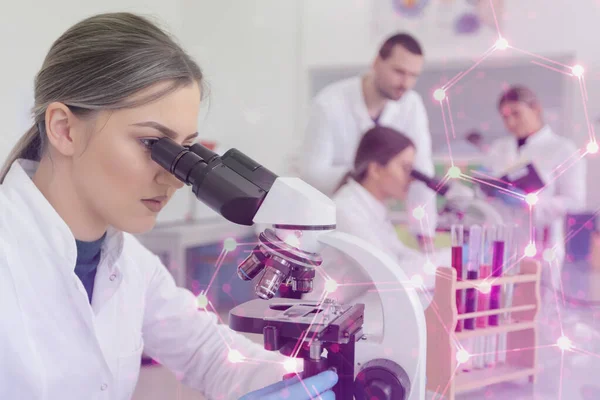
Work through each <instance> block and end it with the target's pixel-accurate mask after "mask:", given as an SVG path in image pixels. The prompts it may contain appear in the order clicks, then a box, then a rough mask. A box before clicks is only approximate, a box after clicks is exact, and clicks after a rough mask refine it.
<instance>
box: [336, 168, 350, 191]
mask: <svg viewBox="0 0 600 400" xmlns="http://www.w3.org/2000/svg"><path fill="white" fill-rule="evenodd" d="M350 178H352V171H348V172H346V174H345V175H344V177H343V178H342V180H341V181H340V183H339V184H338V185H337V187H336V188H335V191H334V193H336V192H337V191H338V190H340V189H341V188H342V186H344V185H345V184H346V183H348V181H349V180H350Z"/></svg>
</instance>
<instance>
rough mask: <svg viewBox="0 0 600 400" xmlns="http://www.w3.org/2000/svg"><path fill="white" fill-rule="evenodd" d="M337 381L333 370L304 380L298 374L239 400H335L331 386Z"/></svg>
mask: <svg viewBox="0 0 600 400" xmlns="http://www.w3.org/2000/svg"><path fill="white" fill-rule="evenodd" d="M337 381H338V376H337V374H336V373H335V372H333V371H331V370H327V371H324V372H321V373H320V374H318V375H315V376H311V377H310V378H308V379H303V380H300V377H299V376H298V375H296V376H294V377H293V378H290V379H286V380H283V381H281V382H277V383H274V384H272V385H270V386H267V387H266V388H263V389H259V390H256V391H254V392H252V393H248V394H247V395H245V396H243V397H242V398H240V399H239V400H259V399H260V400H276V399H287V400H310V399H323V400H334V399H335V394H334V393H333V391H332V390H331V388H332V387H333V386H335V384H336V383H337Z"/></svg>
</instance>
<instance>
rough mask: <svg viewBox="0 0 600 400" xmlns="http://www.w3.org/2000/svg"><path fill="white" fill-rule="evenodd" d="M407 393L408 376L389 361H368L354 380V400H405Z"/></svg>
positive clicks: (408, 389)
mask: <svg viewBox="0 0 600 400" xmlns="http://www.w3.org/2000/svg"><path fill="white" fill-rule="evenodd" d="M409 393H410V379H409V378H408V374H407V373H406V371H405V370H404V369H403V368H402V367H401V366H400V365H398V364H396V363H395V362H393V361H391V360H386V359H375V360H371V361H369V362H368V363H366V364H364V365H363V367H362V368H361V370H360V372H359V373H358V374H357V375H356V379H355V380H354V397H355V398H356V400H406V399H407V398H408V394H409Z"/></svg>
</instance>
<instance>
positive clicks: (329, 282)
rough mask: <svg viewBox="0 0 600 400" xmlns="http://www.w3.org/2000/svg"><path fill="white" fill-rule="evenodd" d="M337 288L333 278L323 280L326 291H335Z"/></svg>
mask: <svg viewBox="0 0 600 400" xmlns="http://www.w3.org/2000/svg"><path fill="white" fill-rule="evenodd" d="M337 288H338V284H337V282H336V281H334V280H333V279H328V280H327V281H326V282H325V291H327V292H328V293H333V292H335V291H336V290H337Z"/></svg>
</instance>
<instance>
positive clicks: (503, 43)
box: [496, 38, 508, 50]
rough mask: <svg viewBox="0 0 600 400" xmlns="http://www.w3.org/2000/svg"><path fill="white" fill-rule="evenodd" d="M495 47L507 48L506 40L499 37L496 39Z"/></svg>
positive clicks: (499, 48)
mask: <svg viewBox="0 0 600 400" xmlns="http://www.w3.org/2000/svg"><path fill="white" fill-rule="evenodd" d="M496 48H497V49H498V50H506V49H508V41H507V40H506V39H504V38H500V39H498V40H496Z"/></svg>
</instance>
